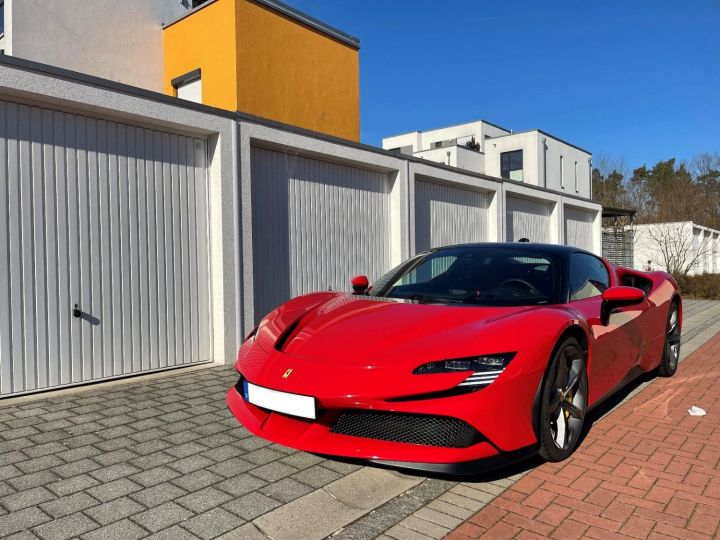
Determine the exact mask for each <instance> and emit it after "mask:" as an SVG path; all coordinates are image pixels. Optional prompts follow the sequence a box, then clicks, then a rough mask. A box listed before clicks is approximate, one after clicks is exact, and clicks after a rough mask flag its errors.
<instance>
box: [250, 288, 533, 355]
mask: <svg viewBox="0 0 720 540" xmlns="http://www.w3.org/2000/svg"><path fill="white" fill-rule="evenodd" d="M540 307H542V306H533V307H527V306H524V307H474V306H467V305H453V304H450V305H440V304H421V303H416V302H409V301H403V300H392V299H384V298H377V299H373V298H372V297H359V296H352V295H346V294H339V295H335V296H333V297H331V298H330V299H329V300H327V301H325V302H321V303H320V304H316V305H315V306H314V307H312V308H310V309H309V310H302V311H300V310H295V309H290V310H288V311H286V312H282V313H279V314H278V316H277V317H276V318H275V319H274V320H272V321H271V322H270V323H269V324H267V325H265V326H263V328H262V329H261V330H260V332H259V334H258V343H259V344H260V345H261V346H262V347H263V348H264V349H266V350H270V348H271V347H275V346H276V344H277V342H278V339H280V338H281V337H282V338H283V340H284V341H283V342H282V352H284V353H285V354H288V355H291V356H295V357H298V358H308V359H315V360H321V361H328V362H332V363H333V365H343V366H357V365H362V366H367V365H369V364H372V365H373V366H382V365H386V364H390V363H397V362H398V360H399V359H403V358H405V359H407V358H417V359H422V358H428V359H438V360H439V359H444V358H452V357H454V356H455V354H454V353H453V351H456V352H457V354H459V355H462V354H464V352H463V349H464V347H465V345H466V344H467V342H468V341H470V340H472V342H473V343H474V344H477V342H478V337H482V333H484V332H491V331H492V326H493V325H494V324H497V323H501V322H505V323H508V322H511V321H510V320H508V319H514V318H515V317H517V316H521V315H520V314H522V313H526V312H534V311H537V309H538V308H540ZM512 322H514V321H512ZM431 329H432V330H431ZM283 333H286V334H287V335H286V336H283ZM490 343H492V342H490V341H489V343H488V344H489V345H490ZM465 352H466V351H465ZM482 352H484V353H486V352H506V351H482ZM470 354H473V353H470ZM474 354H477V352H475V353H474Z"/></svg>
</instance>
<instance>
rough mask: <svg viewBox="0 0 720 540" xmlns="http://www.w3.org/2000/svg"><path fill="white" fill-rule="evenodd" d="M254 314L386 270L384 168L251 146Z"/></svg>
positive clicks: (344, 287)
mask: <svg viewBox="0 0 720 540" xmlns="http://www.w3.org/2000/svg"><path fill="white" fill-rule="evenodd" d="M251 162H252V208H253V210H252V216H253V222H252V227H253V265H254V277H253V279H254V284H255V286H254V295H255V318H256V320H259V319H260V318H262V317H263V316H264V315H265V314H267V313H268V312H269V311H271V310H272V309H273V308H275V307H276V306H277V305H279V304H281V303H282V302H284V301H286V300H288V299H289V298H291V297H293V296H297V295H299V294H303V293H308V292H312V291H318V290H328V289H330V288H331V289H333V290H341V291H347V290H350V278H351V277H352V276H354V275H356V274H366V275H367V276H369V277H370V279H371V280H372V279H374V278H377V277H379V276H380V275H381V274H383V273H384V272H386V271H387V270H388V263H389V244H390V242H389V239H390V232H389V227H390V224H389V217H388V216H389V188H390V182H389V179H388V176H387V174H385V173H381V172H375V171H369V170H365V169H360V168H356V167H350V166H347V165H339V164H336V163H329V162H326V161H320V160H316V159H310V158H306V157H300V156H293V155H289V154H285V153H282V152H276V151H273V150H266V149H262V148H253V149H252V157H251Z"/></svg>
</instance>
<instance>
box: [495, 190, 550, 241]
mask: <svg viewBox="0 0 720 540" xmlns="http://www.w3.org/2000/svg"><path fill="white" fill-rule="evenodd" d="M505 206H506V213H505V238H506V241H508V242H517V241H518V240H520V239H521V238H528V239H529V240H530V241H531V242H539V243H547V242H550V214H551V211H552V208H551V207H550V205H549V204H546V203H542V202H539V201H532V200H530V199H521V198H519V197H507V199H506V201H505Z"/></svg>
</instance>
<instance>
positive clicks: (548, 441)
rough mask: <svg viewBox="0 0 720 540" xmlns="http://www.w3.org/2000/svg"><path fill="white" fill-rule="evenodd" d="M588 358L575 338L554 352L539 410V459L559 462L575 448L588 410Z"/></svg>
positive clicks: (563, 343)
mask: <svg viewBox="0 0 720 540" xmlns="http://www.w3.org/2000/svg"><path fill="white" fill-rule="evenodd" d="M587 388H588V382H587V354H586V352H585V350H584V349H583V348H582V347H581V346H580V344H579V343H578V341H577V340H576V339H575V338H571V337H569V338H566V339H565V340H563V341H562V342H561V343H560V345H559V346H558V347H557V348H556V350H555V354H554V356H553V358H552V360H551V364H550V367H549V369H548V372H547V375H546V376H545V381H544V382H543V390H542V403H541V407H540V425H539V431H540V450H539V452H540V455H541V456H542V457H543V458H545V459H546V460H548V461H562V460H564V459H565V458H567V457H568V456H569V455H570V454H572V453H573V451H574V450H575V448H576V447H577V444H578V441H579V440H580V435H581V433H582V428H583V424H584V423H585V412H586V410H587Z"/></svg>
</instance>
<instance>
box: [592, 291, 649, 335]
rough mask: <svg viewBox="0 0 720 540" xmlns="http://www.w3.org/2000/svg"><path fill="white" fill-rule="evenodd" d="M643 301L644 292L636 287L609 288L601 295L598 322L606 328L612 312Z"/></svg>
mask: <svg viewBox="0 0 720 540" xmlns="http://www.w3.org/2000/svg"><path fill="white" fill-rule="evenodd" d="M643 300H645V292H644V291H642V290H641V289H638V288H636V287H626V286H624V285H623V286H618V287H609V288H607V289H605V291H604V292H603V293H602V306H601V307H600V322H601V323H602V324H603V325H604V326H607V325H608V324H609V323H610V314H611V313H612V312H613V310H615V309H617V308H620V307H625V306H634V305H635V304H639V303H640V302H642V301H643Z"/></svg>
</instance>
